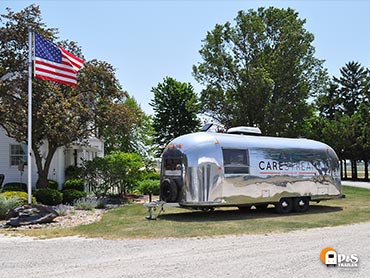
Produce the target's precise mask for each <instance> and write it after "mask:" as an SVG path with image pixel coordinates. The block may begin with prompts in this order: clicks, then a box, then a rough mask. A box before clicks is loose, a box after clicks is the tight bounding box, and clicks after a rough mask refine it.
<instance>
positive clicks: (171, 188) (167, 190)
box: [161, 180, 178, 203]
mask: <svg viewBox="0 0 370 278" xmlns="http://www.w3.org/2000/svg"><path fill="white" fill-rule="evenodd" d="M177 193H178V192H177V185H176V184H175V183H171V181H169V180H164V181H163V182H162V184H161V199H162V201H165V202H167V203H171V202H175V201H176V199H177Z"/></svg>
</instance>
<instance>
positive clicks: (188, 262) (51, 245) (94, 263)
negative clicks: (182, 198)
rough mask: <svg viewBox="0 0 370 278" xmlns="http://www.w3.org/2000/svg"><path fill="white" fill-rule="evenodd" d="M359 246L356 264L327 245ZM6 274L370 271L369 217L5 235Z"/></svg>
mask: <svg viewBox="0 0 370 278" xmlns="http://www.w3.org/2000/svg"><path fill="white" fill-rule="evenodd" d="M325 247H333V248H335V249H336V250H337V252H338V253H340V254H346V255H351V254H356V255H357V256H358V258H359V266H358V267H357V268H355V269H350V270H349V269H344V268H340V267H326V266H325V265H324V264H323V263H322V262H321V261H320V252H321V250H322V249H323V248H325ZM0 253H1V254H3V255H2V256H1V260H0V277H4V278H5V277H89V278H93V277H99V278H100V277H145V276H150V277H171V278H176V277H202V278H207V277H267V276H268V277H335V278H336V277H369V273H370V255H369V254H370V222H366V223H361V224H355V225H348V226H339V227H329V228H320V229H310V230H303V231H294V232H289V233H276V234H264V235H243V236H226V237H217V238H185V239H173V238H170V239H155V240H103V239H86V238H79V237H66V238H56V239H47V240H36V239H31V238H28V237H6V236H2V235H0Z"/></svg>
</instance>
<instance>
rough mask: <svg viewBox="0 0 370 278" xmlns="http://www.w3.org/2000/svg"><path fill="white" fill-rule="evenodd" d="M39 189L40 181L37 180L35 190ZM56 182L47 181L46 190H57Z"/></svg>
mask: <svg viewBox="0 0 370 278" xmlns="http://www.w3.org/2000/svg"><path fill="white" fill-rule="evenodd" d="M39 187H40V181H39V180H38V181H37V182H36V188H39ZM58 187H59V185H58V182H56V181H55V180H48V188H50V189H54V190H58Z"/></svg>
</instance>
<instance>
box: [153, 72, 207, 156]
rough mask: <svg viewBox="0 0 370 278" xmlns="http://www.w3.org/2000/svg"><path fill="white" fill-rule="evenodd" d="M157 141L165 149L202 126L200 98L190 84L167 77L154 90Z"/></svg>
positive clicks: (154, 121)
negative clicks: (199, 116)
mask: <svg viewBox="0 0 370 278" xmlns="http://www.w3.org/2000/svg"><path fill="white" fill-rule="evenodd" d="M152 92H153V93H154V99H152V101H151V102H150V105H151V106H152V107H153V110H154V117H153V127H154V130H155V141H156V143H157V144H158V146H159V148H161V149H163V148H164V147H165V145H166V144H167V143H169V142H170V141H171V140H172V139H174V138H176V137H178V136H180V135H183V134H187V133H191V132H193V131H195V130H196V129H197V128H198V127H199V124H200V121H199V119H198V117H197V113H198V112H199V103H198V97H197V95H196V93H195V92H194V88H193V86H192V85H191V84H190V83H182V82H179V81H177V80H175V79H173V78H171V77H166V78H165V79H164V80H163V83H158V85H157V87H155V88H153V89H152Z"/></svg>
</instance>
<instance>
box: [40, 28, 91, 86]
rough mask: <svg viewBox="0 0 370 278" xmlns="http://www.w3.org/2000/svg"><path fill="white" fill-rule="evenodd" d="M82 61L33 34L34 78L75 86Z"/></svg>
mask: <svg viewBox="0 0 370 278" xmlns="http://www.w3.org/2000/svg"><path fill="white" fill-rule="evenodd" d="M83 63H84V60H82V59H80V58H78V57H76V56H74V55H72V54H71V53H69V52H68V51H67V50H65V49H63V48H61V47H60V46H58V45H56V44H55V43H53V42H51V41H49V40H47V39H45V38H44V37H42V36H40V35H39V34H37V33H35V77H38V78H41V79H44V80H52V81H55V82H58V83H63V84H67V85H71V86H77V72H78V70H79V69H81V68H82V66H83Z"/></svg>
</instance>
